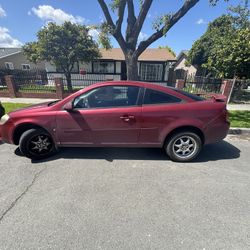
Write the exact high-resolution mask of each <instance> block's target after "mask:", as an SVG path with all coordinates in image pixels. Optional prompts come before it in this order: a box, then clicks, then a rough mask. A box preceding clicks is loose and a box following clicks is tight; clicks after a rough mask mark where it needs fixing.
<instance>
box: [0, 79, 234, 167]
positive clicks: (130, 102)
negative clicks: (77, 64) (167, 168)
mask: <svg viewBox="0 0 250 250" xmlns="http://www.w3.org/2000/svg"><path fill="white" fill-rule="evenodd" d="M229 125H230V124H229V121H228V112H227V110H226V103H225V100H224V97H223V96H220V95H214V96H213V97H212V98H211V99H209V100H207V99H204V98H201V97H199V96H197V95H193V94H190V93H187V92H184V91H182V90H179V89H175V88H170V87H163V86H159V85H155V84H149V83H143V82H130V81H126V82H122V81H121V82H104V83H98V84H94V85H91V86H89V87H87V88H84V89H82V90H80V91H78V92H76V93H74V94H72V95H70V96H68V97H67V98H65V99H63V100H60V101H55V102H50V103H44V104H40V105H35V106H31V107H28V108H24V109H21V110H17V111H14V112H11V113H9V114H7V115H4V116H3V117H2V118H1V121H0V137H1V139H2V141H4V142H6V143H11V144H15V145H19V148H20V150H21V152H22V153H23V154H24V155H25V156H27V157H29V158H32V159H40V158H43V157H48V156H50V155H52V154H53V153H55V152H56V151H57V150H58V148H60V147H76V146H77V147H158V148H162V147H163V148H164V149H165V151H166V153H167V154H168V156H169V157H170V158H171V159H172V160H174V161H183V162H184V161H190V160H192V159H194V158H195V157H196V156H197V155H198V154H199V152H200V150H201V148H202V146H203V145H204V144H208V143H214V142H217V141H220V140H222V139H223V138H225V137H226V135H227V133H228V129H229Z"/></svg>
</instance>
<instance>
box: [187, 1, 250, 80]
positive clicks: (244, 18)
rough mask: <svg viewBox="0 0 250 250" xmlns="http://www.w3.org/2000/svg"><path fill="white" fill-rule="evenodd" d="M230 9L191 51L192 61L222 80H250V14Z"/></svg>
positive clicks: (213, 23) (237, 8)
mask: <svg viewBox="0 0 250 250" xmlns="http://www.w3.org/2000/svg"><path fill="white" fill-rule="evenodd" d="M247 6H248V1H245V5H244V6H240V5H238V6H236V7H230V8H229V10H230V13H229V14H227V15H222V16H221V17H219V18H217V19H215V20H214V21H213V22H211V23H210V24H209V26H208V29H207V31H206V32H205V34H204V35H203V36H202V37H201V38H200V39H198V40H197V41H196V42H195V43H194V44H193V46H192V48H191V50H190V52H189V58H188V60H189V62H191V63H192V64H194V65H197V66H199V67H201V68H203V69H206V70H207V71H209V72H210V73H211V74H213V75H215V76H218V77H227V78H233V77H247V78H249V77H250V42H249V41H250V21H249V17H250V11H249V8H248V7H247Z"/></svg>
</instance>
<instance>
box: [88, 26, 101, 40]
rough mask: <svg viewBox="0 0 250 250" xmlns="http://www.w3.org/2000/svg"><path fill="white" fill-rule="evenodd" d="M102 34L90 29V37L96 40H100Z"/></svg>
mask: <svg viewBox="0 0 250 250" xmlns="http://www.w3.org/2000/svg"><path fill="white" fill-rule="evenodd" d="M99 34H100V32H99V31H98V30H97V29H90V30H89V35H90V36H92V37H93V39H94V40H97V39H98V36H99Z"/></svg>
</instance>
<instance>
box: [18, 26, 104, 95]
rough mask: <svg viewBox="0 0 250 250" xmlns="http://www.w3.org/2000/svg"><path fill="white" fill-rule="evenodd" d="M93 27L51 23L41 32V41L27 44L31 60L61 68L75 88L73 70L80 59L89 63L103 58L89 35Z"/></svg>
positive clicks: (25, 48) (70, 85) (26, 49)
mask: <svg viewBox="0 0 250 250" xmlns="http://www.w3.org/2000/svg"><path fill="white" fill-rule="evenodd" d="M88 31H89V29H88V28H87V27H85V26H82V25H79V24H73V23H70V22H65V23H64V24H63V25H57V24H55V23H48V24H47V25H46V26H45V27H43V28H42V29H41V30H40V31H39V32H38V33H37V41H36V42H30V43H27V44H26V45H24V46H23V51H24V54H25V55H26V56H27V58H28V60H30V61H32V62H35V63H37V62H38V61H42V60H46V61H49V62H51V63H52V64H54V65H55V66H56V67H57V68H60V69H61V70H62V71H63V73H64V75H65V77H66V80H67V87H68V90H69V91H72V82H71V72H72V70H73V68H74V66H75V64H76V63H78V62H88V61H91V60H93V59H95V58H98V57H100V53H99V50H98V45H97V44H96V43H95V42H94V41H93V40H92V37H91V36H90V35H89V34H88Z"/></svg>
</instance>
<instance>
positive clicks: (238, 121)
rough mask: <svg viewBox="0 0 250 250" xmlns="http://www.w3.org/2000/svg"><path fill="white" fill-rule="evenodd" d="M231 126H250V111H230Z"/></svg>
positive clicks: (9, 106)
mask: <svg viewBox="0 0 250 250" xmlns="http://www.w3.org/2000/svg"><path fill="white" fill-rule="evenodd" d="M30 105H31V104H25V103H3V106H4V108H5V110H6V113H8V112H10V111H13V110H15V109H19V108H23V107H26V106H30ZM229 117H230V121H231V127H239V128H250V111H229Z"/></svg>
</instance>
